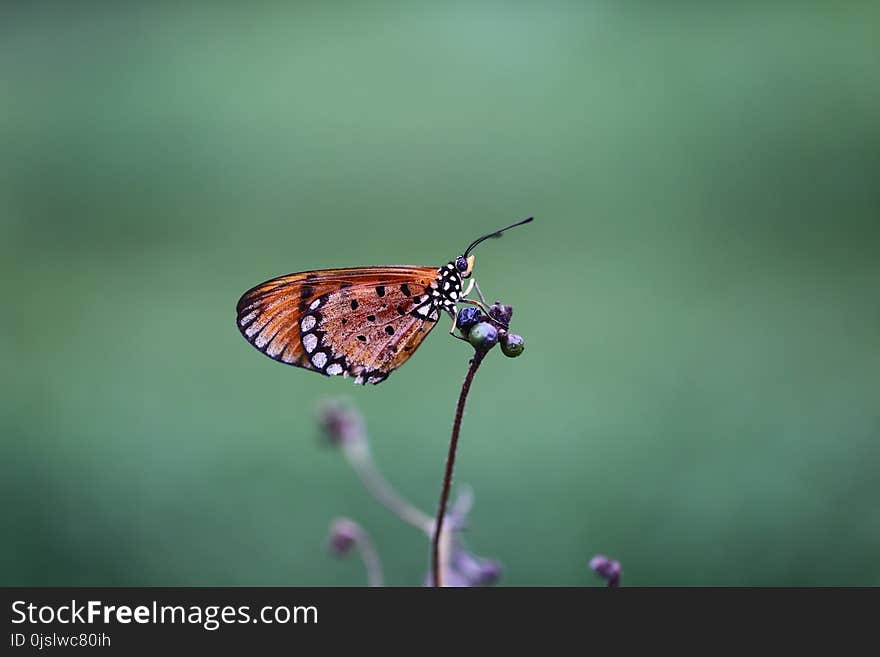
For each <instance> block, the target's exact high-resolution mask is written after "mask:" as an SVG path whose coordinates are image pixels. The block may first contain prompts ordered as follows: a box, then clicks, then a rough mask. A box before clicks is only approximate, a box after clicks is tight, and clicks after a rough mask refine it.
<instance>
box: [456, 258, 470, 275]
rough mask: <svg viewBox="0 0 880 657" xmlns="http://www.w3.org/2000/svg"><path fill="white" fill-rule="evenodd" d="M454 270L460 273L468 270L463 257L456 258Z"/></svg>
mask: <svg viewBox="0 0 880 657" xmlns="http://www.w3.org/2000/svg"><path fill="white" fill-rule="evenodd" d="M455 268H456V269H457V270H458V271H460V272H466V271H467V268H468V262H467V258H465V257H464V256H458V258H456V260H455Z"/></svg>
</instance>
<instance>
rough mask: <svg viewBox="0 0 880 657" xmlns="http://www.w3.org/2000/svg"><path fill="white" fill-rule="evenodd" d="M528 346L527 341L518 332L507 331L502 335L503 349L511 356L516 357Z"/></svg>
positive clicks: (505, 353) (506, 354)
mask: <svg viewBox="0 0 880 657" xmlns="http://www.w3.org/2000/svg"><path fill="white" fill-rule="evenodd" d="M525 348H526V341H525V340H523V337H522V336H521V335H517V334H516V333H505V334H504V335H502V336H501V351H502V352H504V355H505V356H507V357H509V358H516V357H517V356H519V355H520V354H521V353H522V352H523V350H524V349H525Z"/></svg>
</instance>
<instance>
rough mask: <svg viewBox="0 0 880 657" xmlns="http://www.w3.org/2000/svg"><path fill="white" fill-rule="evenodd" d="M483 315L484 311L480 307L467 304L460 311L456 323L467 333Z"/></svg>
mask: <svg viewBox="0 0 880 657" xmlns="http://www.w3.org/2000/svg"><path fill="white" fill-rule="evenodd" d="M482 317H483V313H481V312H480V309H479V308H474V307H473V306H467V307H466V308H462V309H461V310H459V311H458V320H457V321H456V324H457V325H458V328H460V329H461V330H462V332H464V333H467V332H468V330H470V328H471V327H472V326H473V325H474V324H476V323H477V322H479V321H480V320H481V319H482Z"/></svg>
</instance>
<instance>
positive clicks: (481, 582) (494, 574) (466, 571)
mask: <svg viewBox="0 0 880 657" xmlns="http://www.w3.org/2000/svg"><path fill="white" fill-rule="evenodd" d="M452 568H453V569H454V570H455V571H456V572H457V573H458V574H459V575H460V576H461V577H463V578H464V579H465V580H466V581H467V582H469V586H488V585H489V584H494V583H495V582H497V581H498V580H499V579H500V578H501V564H500V563H499V562H498V561H495V560H494V559H485V558H483V557H478V556H476V555H475V554H472V553H471V552H468V551H467V550H456V552H455V554H454V555H453V556H452Z"/></svg>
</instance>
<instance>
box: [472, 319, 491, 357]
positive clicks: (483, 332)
mask: <svg viewBox="0 0 880 657" xmlns="http://www.w3.org/2000/svg"><path fill="white" fill-rule="evenodd" d="M468 340H470V342H471V344H472V345H474V347H476V348H477V349H482V350H484V351H487V350H489V349H491V348H492V347H493V346H494V345H495V343H496V342H498V329H496V328H495V327H494V326H492V325H491V324H489V323H488V322H480V323H479V324H477V325H475V326H474V327H472V328H471V330H470V333H468Z"/></svg>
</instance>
